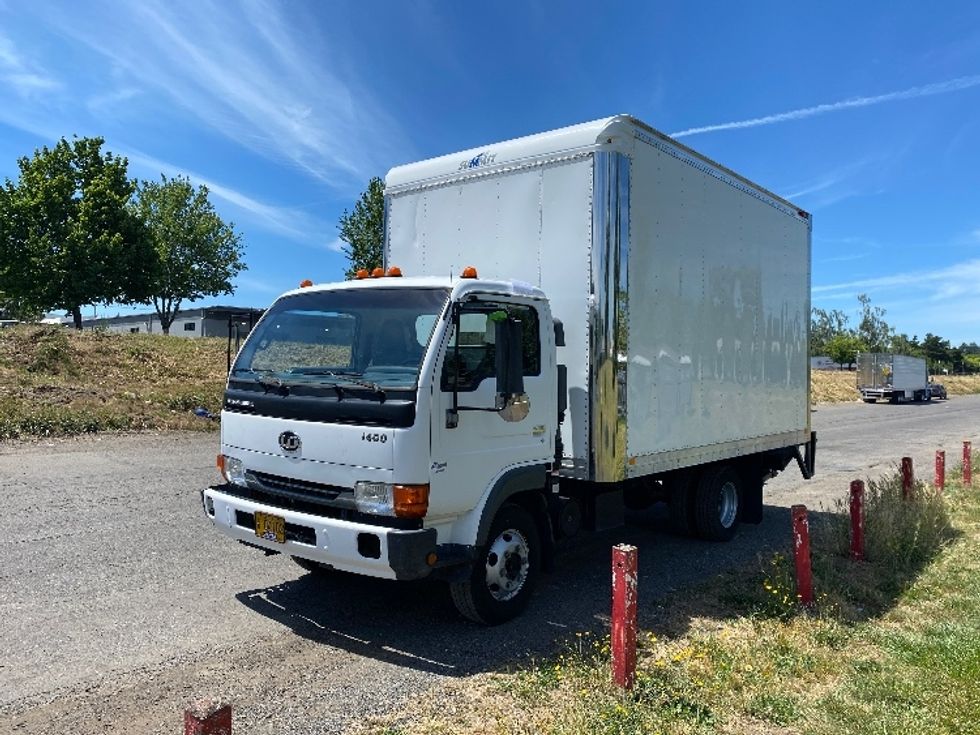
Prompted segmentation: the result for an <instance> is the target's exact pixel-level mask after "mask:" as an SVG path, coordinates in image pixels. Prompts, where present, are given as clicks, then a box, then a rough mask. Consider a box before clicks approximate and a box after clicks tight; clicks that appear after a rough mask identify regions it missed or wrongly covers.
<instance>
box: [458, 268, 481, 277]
mask: <svg viewBox="0 0 980 735" xmlns="http://www.w3.org/2000/svg"><path fill="white" fill-rule="evenodd" d="M459 277H460V278H477V277H478V276H477V275H476V268H474V267H473V266H472V265H468V266H466V267H465V268H463V272H462V273H460V274H459Z"/></svg>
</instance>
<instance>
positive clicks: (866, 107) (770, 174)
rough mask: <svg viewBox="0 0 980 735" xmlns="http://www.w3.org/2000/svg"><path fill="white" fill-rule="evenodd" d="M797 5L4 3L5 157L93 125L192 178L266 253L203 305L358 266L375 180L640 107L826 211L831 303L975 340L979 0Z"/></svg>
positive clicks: (264, 297) (816, 264) (93, 131)
mask: <svg viewBox="0 0 980 735" xmlns="http://www.w3.org/2000/svg"><path fill="white" fill-rule="evenodd" d="M793 7H794V6H792V5H791V4H790V5H787V4H786V3H785V2H781V3H768V2H749V3H731V2H702V3H692V2H656V3H637V4H635V5H631V4H627V3H618V2H607V3H594V2H592V3H561V4H558V3H553V4H552V3H545V2H500V3H459V2H448V1H446V2H412V3H408V2H405V3H398V2H393V1H390V2H373V1H371V0H361V1H360V2H316V1H312V0H311V1H308V2H303V1H301V0H291V1H290V2H281V3H277V2H245V3H233V2H230V1H225V0H221V1H211V0H197V1H194V2H183V1H181V0H168V1H166V2H156V1H154V0H140V1H139V2H137V1H136V0H133V1H132V2H128V3H123V2H85V3H77V2H58V1H57V0H46V1H45V2H41V3H30V4H28V3H27V2H26V1H19V2H18V1H16V0H0V176H9V177H15V176H16V159H17V158H18V157H19V156H22V155H25V154H30V153H31V152H32V151H33V150H34V149H35V148H37V147H39V146H42V145H50V144H52V143H53V142H55V141H56V140H57V139H58V138H59V137H61V136H71V135H72V134H78V135H101V136H103V137H104V138H105V139H106V141H107V146H106V147H107V148H108V149H109V150H111V151H113V152H115V153H120V154H123V155H125V156H127V157H128V158H129V161H130V174H131V175H132V176H136V177H139V178H156V177H158V176H159V174H160V173H161V172H163V173H166V174H168V175H176V174H179V173H180V174H187V175H189V176H190V177H191V178H192V179H193V180H194V181H195V182H197V183H205V184H207V185H208V186H209V187H210V189H211V192H212V201H213V202H214V203H215V205H216V207H217V208H218V209H219V211H220V212H221V213H222V215H223V216H224V217H225V218H226V219H230V220H232V221H234V222H235V224H236V227H237V228H238V229H239V230H240V231H241V233H242V234H243V237H244V242H245V244H246V260H247V263H248V265H249V270H248V271H246V272H245V273H243V274H242V275H241V277H240V278H239V279H238V291H237V293H236V294H235V295H234V296H229V297H223V298H220V299H215V300H209V301H207V302H202V303H209V302H214V301H217V302H222V303H236V304H241V305H249V306H264V305H266V304H268V303H269V302H270V301H271V300H272V299H273V298H274V297H275V295H276V294H278V293H279V292H281V291H283V290H285V289H287V288H292V287H293V286H295V285H296V284H297V283H298V282H299V281H300V280H302V279H303V278H307V277H309V278H312V279H314V280H315V281H318V282H322V281H329V280H336V279H339V278H341V277H342V274H343V271H344V268H345V260H344V258H343V256H342V255H341V254H340V253H339V252H338V249H339V243H338V241H337V230H336V223H337V218H338V217H339V215H340V213H341V212H342V211H343V210H344V209H347V208H350V207H351V206H352V204H353V202H354V201H355V199H356V198H357V196H358V194H359V193H360V192H361V191H362V190H363V188H364V186H365V184H366V183H367V180H368V179H369V178H370V177H371V176H372V175H379V176H383V175H384V173H385V172H386V171H387V170H388V169H389V168H390V167H391V166H394V165H397V164H401V163H406V162H409V161H413V160H418V159H420V158H427V157H431V156H435V155H441V154H443V153H450V152H453V151H457V150H461V149H464V148H469V147H474V146H480V145H483V144H486V143H491V142H495V141H498V140H504V139H506V138H512V137H517V136H520V135H526V134H530V133H536V132H541V131H544V130H550V129H552V128H556V127H561V126H564V125H569V124H573V123H577V122H584V121H586V120H592V119H596V118H600V117H605V116H607V115H611V114H615V113H620V112H625V113H630V114H633V115H635V116H637V117H639V118H640V119H642V120H644V121H645V122H647V123H649V124H651V125H652V126H653V127H655V128H658V129H660V130H663V131H664V132H667V133H684V135H683V136H682V140H683V142H684V143H686V144H688V145H690V146H692V147H693V148H695V149H696V150H699V151H701V152H703V153H704V154H706V155H708V156H710V157H711V158H714V159H715V160H717V161H719V162H721V163H723V164H725V165H727V166H729V167H731V168H733V169H735V170H736V171H738V172H740V173H742V174H744V175H746V176H747V177H749V178H750V179H752V180H754V181H757V182H758V183H760V184H762V185H763V186H766V187H767V188H769V189H771V190H773V191H775V192H777V193H779V194H781V195H783V196H786V197H788V198H790V199H792V200H793V201H794V202H796V203H797V204H799V205H800V206H802V207H804V208H806V209H808V210H809V211H811V212H813V215H814V234H813V245H814V248H813V286H814V289H813V296H814V304H815V305H816V306H821V307H824V308H838V309H843V310H845V311H847V312H848V313H851V314H852V315H853V314H855V313H856V310H857V305H858V304H857V300H856V298H855V296H856V294H858V293H860V292H867V293H869V294H870V295H871V297H872V301H873V303H875V304H876V305H879V306H882V307H884V308H885V309H886V310H887V315H886V319H887V320H888V321H889V322H890V323H891V324H892V325H893V326H895V327H896V328H897V329H898V330H899V331H900V332H906V333H908V334H910V335H911V334H917V335H918V336H919V337H922V336H923V335H924V334H925V333H926V332H933V333H937V334H940V335H942V336H943V337H946V338H949V339H951V340H952V341H953V342H954V343H956V344H959V343H960V342H963V341H967V342H969V341H980V175H978V172H980V5H978V4H976V3H970V2H949V3H943V4H942V6H941V12H926V11H925V6H923V5H922V4H921V3H913V2H891V3H887V4H884V3H883V4H876V3H826V4H817V5H813V6H812V7H809V6H808V9H807V12H805V13H798V12H794V10H793ZM88 311H89V310H88V309H86V315H88ZM115 311H117V309H116V308H115V307H113V308H112V309H110V310H109V313H114V312H115ZM100 313H101V312H100ZM852 320H853V316H852Z"/></svg>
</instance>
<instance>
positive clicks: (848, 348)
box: [827, 333, 867, 370]
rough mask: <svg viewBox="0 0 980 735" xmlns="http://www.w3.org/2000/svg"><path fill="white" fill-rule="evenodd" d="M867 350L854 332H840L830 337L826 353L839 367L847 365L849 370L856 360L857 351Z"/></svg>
mask: <svg viewBox="0 0 980 735" xmlns="http://www.w3.org/2000/svg"><path fill="white" fill-rule="evenodd" d="M865 351H867V346H866V345H865V344H864V341H863V340H861V338H860V337H858V336H857V335H855V334H852V333H841V334H836V335H834V336H833V337H831V339H830V341H829V342H828V343H827V355H828V356H829V357H830V359H831V360H833V361H834V362H836V363H837V364H838V365H840V366H841V368H843V367H844V365H847V369H848V370H850V369H851V367H852V366H853V365H854V363H855V362H856V361H857V353H859V352H865Z"/></svg>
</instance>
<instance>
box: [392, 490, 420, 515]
mask: <svg viewBox="0 0 980 735" xmlns="http://www.w3.org/2000/svg"><path fill="white" fill-rule="evenodd" d="M392 495H393V500H394V501H395V502H394V505H395V515H396V516H398V517H399V518H424V517H425V514H426V513H427V512H428V511H429V486H428V485H395V486H394V487H393V488H392Z"/></svg>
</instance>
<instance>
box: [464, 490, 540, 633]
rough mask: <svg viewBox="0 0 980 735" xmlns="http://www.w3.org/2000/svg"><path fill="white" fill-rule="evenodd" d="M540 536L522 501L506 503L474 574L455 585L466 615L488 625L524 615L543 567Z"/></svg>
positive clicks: (491, 531)
mask: <svg viewBox="0 0 980 735" xmlns="http://www.w3.org/2000/svg"><path fill="white" fill-rule="evenodd" d="M540 538H541V536H540V534H539V533H538V527H537V525H536V524H535V522H534V518H533V517H532V516H531V514H530V513H528V512H527V511H526V510H524V508H522V507H520V506H519V505H513V504H507V505H505V506H503V507H502V508H501V509H500V511H498V513H497V516H496V518H494V520H493V525H491V526H490V533H489V535H488V537H487V543H486V544H484V545H483V547H482V548H481V549H480V555H479V556H478V557H477V560H476V562H475V563H474V564H473V571H472V572H471V573H470V576H469V578H468V579H466V580H465V581H463V582H453V583H451V584H450V585H449V591H450V593H451V594H452V598H453V603H455V605H456V609H457V610H459V612H460V614H461V615H463V616H464V617H466V618H469V619H470V620H473V621H474V622H477V623H483V624H484V625H497V624H498V623H503V622H506V621H508V620H510V619H512V618H515V617H517V616H518V615H520V614H521V612H523V611H524V608H526V607H527V604H528V602H529V601H530V599H531V593H532V592H533V590H534V586H535V584H536V583H537V579H538V574H539V570H540V568H541V542H540Z"/></svg>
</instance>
